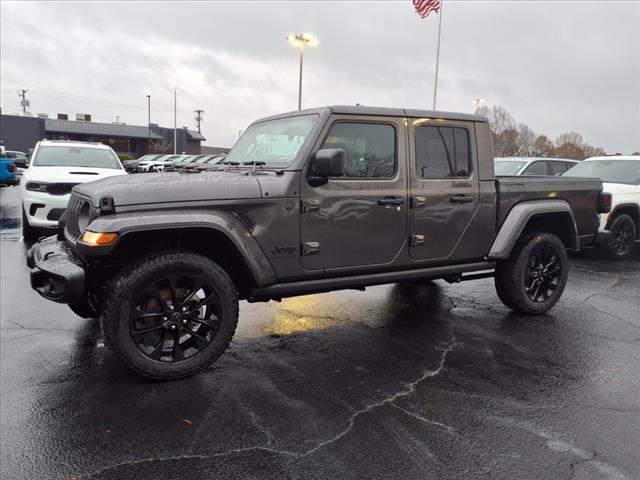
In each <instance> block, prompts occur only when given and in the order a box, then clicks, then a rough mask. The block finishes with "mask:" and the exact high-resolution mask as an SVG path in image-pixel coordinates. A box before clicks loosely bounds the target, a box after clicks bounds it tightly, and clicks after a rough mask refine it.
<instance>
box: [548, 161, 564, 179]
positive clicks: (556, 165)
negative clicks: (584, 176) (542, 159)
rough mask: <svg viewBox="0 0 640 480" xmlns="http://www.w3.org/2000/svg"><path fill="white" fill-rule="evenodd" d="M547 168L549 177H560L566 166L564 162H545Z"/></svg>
mask: <svg viewBox="0 0 640 480" xmlns="http://www.w3.org/2000/svg"><path fill="white" fill-rule="evenodd" d="M547 166H548V167H549V175H556V176H557V175H562V174H563V173H564V172H566V171H567V164H566V163H565V162H547Z"/></svg>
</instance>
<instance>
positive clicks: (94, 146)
mask: <svg viewBox="0 0 640 480" xmlns="http://www.w3.org/2000/svg"><path fill="white" fill-rule="evenodd" d="M126 173H127V172H126V171H125V170H124V168H123V167H122V164H121V163H120V160H119V159H118V157H117V155H116V154H115V152H114V151H113V150H112V149H111V147H109V146H107V145H103V144H101V143H87V142H72V141H58V140H41V141H40V142H38V143H37V144H36V147H35V150H34V152H33V156H32V158H31V164H30V165H29V168H28V169H27V170H26V171H25V173H24V175H23V178H22V186H21V189H22V234H23V236H24V238H25V239H31V238H35V237H38V236H39V235H41V234H42V233H43V232H44V231H46V229H50V228H54V227H57V226H58V220H59V219H60V217H61V216H62V214H63V213H64V212H65V209H66V208H67V204H68V203H69V197H70V193H71V190H72V188H73V187H74V186H76V185H79V184H81V183H86V182H92V181H94V180H98V179H100V178H106V177H113V176H120V175H126ZM88 213H89V212H84V213H81V216H82V215H85V216H86V215H87V214H88ZM82 218H84V217H82Z"/></svg>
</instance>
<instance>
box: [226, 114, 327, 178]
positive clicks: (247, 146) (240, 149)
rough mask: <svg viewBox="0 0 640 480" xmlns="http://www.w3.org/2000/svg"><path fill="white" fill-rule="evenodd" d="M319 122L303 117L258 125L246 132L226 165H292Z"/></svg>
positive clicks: (312, 118)
mask: <svg viewBox="0 0 640 480" xmlns="http://www.w3.org/2000/svg"><path fill="white" fill-rule="evenodd" d="M317 118H318V116H317V115H301V116H297V117H290V118H281V119H278V120H269V121H266V122H261V123H256V124H254V125H252V126H250V127H249V128H248V129H247V131H246V132H244V134H243V135H242V137H240V140H238V143H236V145H235V146H234V147H233V149H232V150H231V152H229V155H227V158H226V159H225V160H224V162H225V163H227V162H238V163H239V164H243V163H246V162H265V166H267V167H269V166H285V165H288V164H290V163H291V162H292V161H293V160H294V159H295V158H296V155H297V154H298V152H299V151H300V147H302V145H303V144H304V142H305V140H306V139H307V137H308V135H309V132H310V131H311V128H312V127H313V124H314V123H315V121H316V120H317Z"/></svg>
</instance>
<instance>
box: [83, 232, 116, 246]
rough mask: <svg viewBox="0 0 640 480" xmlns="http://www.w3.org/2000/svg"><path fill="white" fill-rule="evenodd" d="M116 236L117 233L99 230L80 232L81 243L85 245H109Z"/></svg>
mask: <svg viewBox="0 0 640 480" xmlns="http://www.w3.org/2000/svg"><path fill="white" fill-rule="evenodd" d="M117 238H118V234H117V233H100V232H90V231H89V230H87V231H85V232H84V233H83V234H82V238H81V239H80V240H81V241H82V242H83V243H86V244H87V245H92V246H95V245H110V244H112V243H113V242H115V241H116V239H117Z"/></svg>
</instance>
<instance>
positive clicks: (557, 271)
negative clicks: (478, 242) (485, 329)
mask: <svg viewBox="0 0 640 480" xmlns="http://www.w3.org/2000/svg"><path fill="white" fill-rule="evenodd" d="M568 272H569V259H568V257H567V251H566V249H565V247H564V245H563V243H562V241H561V240H560V239H559V238H558V237H556V236H555V235H553V234H551V233H546V232H526V233H525V234H523V236H522V237H521V238H520V240H518V242H517V244H516V246H515V247H514V248H513V251H512V252H511V255H510V256H509V258H508V259H507V260H503V261H500V262H498V264H497V265H496V274H495V286H496V291H497V293H498V296H499V297H500V300H502V303H504V304H505V305H506V306H507V307H509V308H511V309H513V310H515V311H516V312H518V313H524V314H540V313H544V312H546V311H548V310H549V309H550V308H551V307H553V306H554V305H555V304H556V303H557V302H558V300H560V297H561V296H562V292H563V291H564V288H565V286H566V283H567V276H568Z"/></svg>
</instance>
